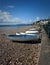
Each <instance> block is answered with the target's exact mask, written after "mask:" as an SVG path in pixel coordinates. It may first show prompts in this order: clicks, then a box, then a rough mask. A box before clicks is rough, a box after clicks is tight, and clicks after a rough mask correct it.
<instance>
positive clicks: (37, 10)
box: [0, 0, 50, 24]
mask: <svg viewBox="0 0 50 65" xmlns="http://www.w3.org/2000/svg"><path fill="white" fill-rule="evenodd" d="M49 16H50V0H0V24H22V23H33V22H34V21H35V20H39V19H42V18H47V17H49Z"/></svg>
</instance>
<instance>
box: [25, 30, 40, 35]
mask: <svg viewBox="0 0 50 65" xmlns="http://www.w3.org/2000/svg"><path fill="white" fill-rule="evenodd" d="M25 33H26V34H36V33H39V31H37V30H35V31H33V30H32V31H31V30H29V31H26V32H25Z"/></svg>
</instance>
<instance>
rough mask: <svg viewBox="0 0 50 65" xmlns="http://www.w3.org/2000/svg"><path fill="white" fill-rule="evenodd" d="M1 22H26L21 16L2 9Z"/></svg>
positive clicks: (0, 11) (0, 13) (0, 12)
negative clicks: (14, 15)
mask: <svg viewBox="0 0 50 65" xmlns="http://www.w3.org/2000/svg"><path fill="white" fill-rule="evenodd" d="M0 23H8V24H9V23H12V24H13V23H14V24H21V23H24V21H23V20H22V19H20V18H17V17H13V16H12V15H10V13H9V12H6V11H2V10H0Z"/></svg>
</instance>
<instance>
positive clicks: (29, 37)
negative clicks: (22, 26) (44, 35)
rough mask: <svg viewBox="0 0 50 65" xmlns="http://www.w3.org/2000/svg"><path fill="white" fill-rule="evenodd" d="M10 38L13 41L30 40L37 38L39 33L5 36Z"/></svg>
mask: <svg viewBox="0 0 50 65" xmlns="http://www.w3.org/2000/svg"><path fill="white" fill-rule="evenodd" d="M7 37H8V38H9V39H10V40H13V41H31V40H39V38H40V37H39V34H20V35H16V34H9V35H8V36H7Z"/></svg>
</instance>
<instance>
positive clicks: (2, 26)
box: [0, 24, 32, 28]
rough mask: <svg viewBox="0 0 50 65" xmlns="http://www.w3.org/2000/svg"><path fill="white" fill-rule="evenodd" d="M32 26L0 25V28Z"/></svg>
mask: <svg viewBox="0 0 50 65" xmlns="http://www.w3.org/2000/svg"><path fill="white" fill-rule="evenodd" d="M30 25H32V24H17V25H0V27H17V28H18V27H23V26H30Z"/></svg>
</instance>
